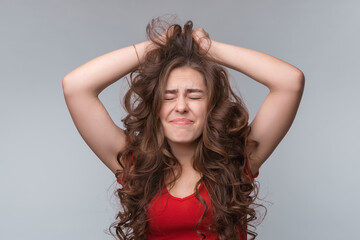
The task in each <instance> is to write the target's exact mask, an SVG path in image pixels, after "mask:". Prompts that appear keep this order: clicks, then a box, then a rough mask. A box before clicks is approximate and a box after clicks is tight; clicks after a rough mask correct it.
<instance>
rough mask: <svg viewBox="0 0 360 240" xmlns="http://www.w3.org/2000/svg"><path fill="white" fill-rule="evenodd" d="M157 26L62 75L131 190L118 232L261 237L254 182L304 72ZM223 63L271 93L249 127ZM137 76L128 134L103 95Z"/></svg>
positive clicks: (128, 97)
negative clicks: (144, 37)
mask: <svg viewBox="0 0 360 240" xmlns="http://www.w3.org/2000/svg"><path fill="white" fill-rule="evenodd" d="M157 23H158V21H157V20H153V21H152V22H151V23H150V24H148V26H147V34H148V37H149V40H148V41H145V42H142V43H138V44H134V45H132V46H128V47H124V48H121V49H119V50H115V51H113V52H110V53H107V54H105V55H102V56H100V57H97V58H95V59H93V60H91V61H89V62H88V63H85V64H84V65H82V66H80V67H78V68H77V69H75V70H73V71H72V72H70V73H69V74H67V75H66V76H65V77H64V79H63V90H64V95H65V100H66V103H67V106H68V108H69V111H70V114H71V116H72V119H73V121H74V123H75V125H76V127H77V129H78V131H79V132H80V134H81V136H82V137H83V139H84V140H85V141H86V143H87V144H88V145H89V147H90V148H91V149H92V150H93V151H94V153H95V154H96V155H97V156H98V157H99V159H100V160H101V161H103V162H104V164H105V165H106V166H107V167H108V168H109V169H110V170H111V171H112V172H113V173H114V174H115V176H116V177H117V181H118V182H119V183H120V184H121V185H122V188H119V189H118V190H117V195H118V197H119V199H120V203H121V204H122V206H123V210H122V211H120V212H119V213H118V215H117V219H118V220H117V221H116V222H115V223H113V224H112V225H111V227H110V230H111V228H115V230H116V236H115V235H114V236H115V237H117V238H119V239H150V240H151V239H182V240H184V239H185V240H186V239H205V237H206V239H227V240H228V239H242V240H243V239H247V235H250V236H251V237H252V238H255V237H256V233H255V232H254V231H253V230H251V229H250V228H249V226H250V224H251V221H252V220H254V219H256V214H255V210H254V209H253V208H254V200H255V199H256V195H257V185H255V183H254V181H253V180H254V177H256V176H257V174H258V171H259V168H260V166H261V165H262V164H263V163H264V162H265V160H266V159H267V158H268V157H269V156H270V155H271V153H272V152H273V151H274V149H275V148H276V146H277V145H278V144H279V142H280V141H281V140H282V138H283V137H284V136H285V134H286V133H287V131H288V130H289V128H290V126H291V124H292V122H293V120H294V118H295V115H296V112H297V109H298V106H299V103H300V100H301V96H302V93H303V89H304V75H303V73H302V72H301V71H300V70H299V69H298V68H296V67H294V66H292V65H290V64H288V63H286V62H284V61H281V60H279V59H277V58H275V57H272V56H270V55H267V54H265V53H261V52H258V51H255V50H251V49H246V48H243V47H238V46H233V45H229V44H225V43H221V42H217V41H215V40H213V39H210V38H209V35H208V34H207V33H206V32H205V31H204V30H203V29H202V28H197V29H193V24H192V22H191V21H188V22H187V23H186V24H185V25H184V28H182V27H181V26H179V25H177V24H174V25H172V26H170V27H169V28H168V29H167V30H166V31H165V32H164V33H163V34H162V35H160V34H156V31H155V30H156V29H157V26H158V25H157ZM221 65H222V66H221ZM223 66H226V67H228V68H232V69H234V70H237V71H239V72H241V73H243V74H246V75H247V76H249V77H251V78H252V79H254V80H256V81H257V82H259V83H261V84H263V85H265V86H266V87H268V89H269V93H268V95H267V97H266V98H265V100H264V102H263V104H262V105H261V107H260V109H259V111H258V113H257V114H256V116H255V118H254V120H253V121H252V122H251V123H250V124H249V123H248V120H249V114H248V112H247V109H246V107H245V104H244V103H243V101H242V100H241V98H239V97H238V96H237V95H236V94H235V93H234V92H233V91H232V89H231V87H230V84H229V80H228V75H227V72H226V70H225V68H224V67H223ZM128 73H130V79H131V83H130V89H129V91H128V92H127V93H126V94H125V97H124V100H125V102H124V103H125V108H126V110H127V112H128V115H127V116H126V117H125V118H124V119H123V122H124V126H125V129H124V130H123V129H121V128H119V127H118V126H117V125H115V124H114V122H113V121H112V119H111V118H110V116H109V114H108V113H107V111H106V109H105V108H104V106H103V105H102V103H101V102H100V100H99V98H98V95H99V93H100V92H101V91H102V90H104V89H105V88H106V87H107V86H109V85H111V84H112V83H114V82H116V81H117V80H118V79H121V78H122V77H123V76H125V75H127V74H128Z"/></svg>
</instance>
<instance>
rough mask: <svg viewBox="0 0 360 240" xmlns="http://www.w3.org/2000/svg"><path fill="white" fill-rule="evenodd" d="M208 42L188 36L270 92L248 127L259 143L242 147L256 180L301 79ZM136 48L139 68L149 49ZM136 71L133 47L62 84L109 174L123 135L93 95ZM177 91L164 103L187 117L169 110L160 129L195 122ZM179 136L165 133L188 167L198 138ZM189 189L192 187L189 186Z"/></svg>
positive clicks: (253, 55)
mask: <svg viewBox="0 0 360 240" xmlns="http://www.w3.org/2000/svg"><path fill="white" fill-rule="evenodd" d="M171 31H172V29H170V30H169V31H168V32H167V33H166V34H170V35H171ZM163 36H164V35H163ZM207 36H208V34H207V33H206V32H205V31H204V29H202V28H197V29H194V30H193V38H194V40H195V41H196V42H198V44H199V45H200V46H201V48H203V49H204V50H208V51H206V52H207V54H209V55H210V56H211V57H212V58H213V59H214V61H215V62H217V63H218V64H221V65H223V66H226V67H228V68H231V69H234V70H236V71H238V72H241V73H243V74H244V75H246V76H248V77H250V78H252V79H253V80H255V81H257V82H258V83H260V84H262V85H264V86H265V87H267V88H268V90H269V93H268V95H267V96H266V98H265V100H264V101H263V103H262V105H261V107H260V109H259V110H258V112H257V114H256V116H255V118H254V120H253V121H252V122H251V123H250V126H251V133H250V135H249V138H251V139H254V140H256V141H257V142H258V143H259V144H258V146H257V147H256V148H254V149H250V148H249V147H246V148H247V149H246V152H247V153H249V154H250V155H249V167H250V169H251V171H252V172H253V173H254V174H255V173H256V172H257V171H258V170H259V168H260V166H261V165H262V164H263V163H264V162H265V161H266V160H267V159H268V157H269V156H270V155H271V153H272V152H273V151H274V150H275V148H276V147H277V146H278V144H279V143H280V141H281V140H282V139H283V137H284V136H285V134H286V133H287V131H288V130H289V129H290V126H291V124H292V122H293V120H294V118H295V115H296V112H297V109H298V107H299V104H300V100H301V97H302V93H303V90H304V86H305V76H304V74H303V73H302V71H301V70H299V69H298V68H296V67H294V66H292V65H291V64H289V63H287V62H285V61H282V60H280V59H278V58H275V57H273V56H271V55H269V54H266V53H262V52H259V51H256V50H252V49H247V48H244V47H240V46H235V45H230V44H225V43H221V42H217V41H214V40H213V39H206V37H207ZM135 46H136V49H137V52H138V56H139V60H140V62H142V60H143V58H144V56H145V55H146V52H147V50H148V49H151V48H152V43H151V41H145V42H142V43H138V44H136V45H135ZM209 47H210V48H209ZM138 65H139V61H138V58H137V54H136V52H135V49H134V47H133V46H128V47H124V48H121V49H118V50H114V51H112V52H109V53H106V54H104V55H102V56H99V57H97V58H95V59H93V60H91V61H89V62H87V63H85V64H83V65H81V66H80V67H78V68H76V69H75V70H73V71H72V72H70V73H69V74H67V75H66V76H65V77H64V79H63V82H62V84H63V91H64V97H65V100H66V104H67V106H68V109H69V112H70V114H71V117H72V119H73V121H74V123H75V125H76V127H77V129H78V131H79V133H80V134H81V136H82V138H83V139H84V140H85V142H86V143H87V144H88V146H89V147H90V148H91V149H92V150H93V152H94V153H95V154H96V155H97V156H98V157H99V159H100V160H101V161H102V162H103V163H104V164H105V165H106V166H107V167H108V168H109V169H110V170H111V171H112V172H113V173H115V172H116V171H117V170H118V169H121V166H120V165H119V164H118V162H117V159H116V156H117V154H118V152H121V151H123V150H124V149H125V148H126V136H125V133H124V130H123V129H121V128H120V127H119V126H117V125H116V124H115V123H114V122H113V120H112V119H111V117H110V115H109V114H108V112H107V111H106V109H105V107H104V105H103V104H102V103H101V101H100V99H99V98H98V95H99V94H100V93H101V92H102V91H103V90H104V89H105V88H106V87H108V86H109V85H111V84H113V83H114V82H116V81H118V80H119V79H121V78H122V77H123V76H125V75H126V74H128V73H129V72H130V71H132V70H134V69H136V68H138ZM180 86H181V88H180ZM176 87H179V93H180V94H179V95H178V96H177V97H178V99H177V101H174V105H171V104H170V103H171V102H169V106H170V105H171V106H176V105H175V102H178V103H179V106H180V107H181V105H183V107H184V106H186V107H187V108H188V109H187V110H186V111H188V112H186V111H185V112H179V109H178V112H176V108H175V107H173V108H171V107H169V110H168V111H167V113H168V114H171V115H166V114H164V118H163V119H164V126H168V125H166V124H167V123H166V121H165V119H170V118H169V116H171V117H172V116H175V117H178V116H189V117H194V118H196V119H195V120H199V118H198V117H199V115H198V114H197V112H194V108H193V107H192V106H193V105H192V103H193V102H191V101H190V100H189V99H186V101H185V97H184V92H183V89H184V88H185V87H183V86H182V85H181V84H178V86H176ZM185 103H188V104H185ZM166 104H168V103H166ZM175 113H176V114H177V115H175ZM186 114H187V115H186ZM165 116H166V117H165ZM89 119H90V120H89ZM169 129H170V128H169ZM183 131H185V130H183ZM180 132H181V131H177V134H178V135H176V134H175V135H172V134H173V133H170V132H169V133H168V136H169V138H170V140H171V139H172V140H173V141H172V142H173V145H172V147H174V150H175V153H174V154H176V156H177V157H178V158H179V159H180V160H181V162H182V163H186V162H190V159H191V158H190V155H192V154H191V151H190V150H189V149H190V147H189V146H188V145H187V144H184V143H185V142H186V141H187V142H191V141H192V140H193V139H194V138H195V137H196V134H198V132H197V131H194V134H195V133H196V134H195V135H191V137H189V138H185V137H184V136H183V137H180V136H181V134H180ZM175 145H176V146H178V147H175ZM180 146H181V147H182V148H183V149H182V148H180ZM186 146H187V148H185V147H186ZM177 149H178V150H177ZM185 166H188V165H185ZM189 173H190V171H189ZM193 173H194V172H193ZM183 174H184V178H187V177H188V176H185V175H186V174H187V173H186V172H183ZM189 175H190V174H189ZM189 186H191V185H190V183H189ZM189 186H185V187H184V188H182V189H179V191H178V193H179V195H180V193H181V195H183V194H185V193H186V192H185V190H187V189H188V187H189ZM192 189H193V188H192Z"/></svg>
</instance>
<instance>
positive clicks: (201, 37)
mask: <svg viewBox="0 0 360 240" xmlns="http://www.w3.org/2000/svg"><path fill="white" fill-rule="evenodd" d="M192 36H193V38H194V40H195V42H197V44H199V46H200V47H201V48H202V49H203V50H204V51H206V52H207V51H208V50H209V48H210V45H211V39H210V37H209V34H208V33H207V32H205V30H204V29H203V28H195V29H194V30H193V32H192Z"/></svg>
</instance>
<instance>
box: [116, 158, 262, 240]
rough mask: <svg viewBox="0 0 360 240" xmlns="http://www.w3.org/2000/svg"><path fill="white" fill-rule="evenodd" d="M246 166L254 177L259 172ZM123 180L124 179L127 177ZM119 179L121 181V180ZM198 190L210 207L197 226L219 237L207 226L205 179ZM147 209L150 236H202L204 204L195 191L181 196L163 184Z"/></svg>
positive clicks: (158, 239) (164, 239)
mask: <svg viewBox="0 0 360 240" xmlns="http://www.w3.org/2000/svg"><path fill="white" fill-rule="evenodd" d="M133 161H134V159H133ZM245 163H247V161H246V162H245ZM245 166H246V168H245V172H246V173H250V174H249V175H250V176H251V177H253V178H256V177H257V176H258V174H259V173H257V174H256V175H255V176H253V175H252V174H251V171H250V169H249V168H248V165H247V164H245ZM122 181H124V177H123V179H122ZM118 182H119V183H120V184H121V181H118ZM198 190H199V193H200V195H201V196H202V197H203V199H204V200H205V202H206V204H207V206H208V211H207V213H206V215H205V217H204V219H203V220H202V221H201V223H200V225H199V226H198V227H197V230H198V231H199V232H201V233H202V234H205V235H206V239H207V240H218V236H217V234H214V233H211V232H210V231H208V230H207V229H206V226H209V225H210V223H211V218H212V204H211V200H210V197H209V195H208V193H207V191H206V188H205V186H204V183H203V182H201V183H200V185H199V189H198ZM146 210H147V214H148V217H149V229H148V232H147V233H146V235H147V237H148V239H149V240H168V239H172V240H195V239H196V240H198V239H201V238H202V236H201V235H199V234H197V233H196V231H195V226H196V224H197V222H198V221H199V219H200V218H201V216H202V214H203V212H204V210H205V208H204V206H203V205H202V204H201V202H199V200H197V198H196V197H195V193H193V194H191V195H189V196H187V197H184V198H178V197H174V196H172V195H171V194H170V193H169V192H168V190H167V187H164V189H163V191H162V192H161V193H160V194H158V195H156V196H155V197H154V198H153V199H152V200H151V202H150V204H149V207H148V208H147V209H146ZM239 230H240V229H239ZM246 239H247V236H246V233H244V232H242V233H241V234H240V238H239V240H246Z"/></svg>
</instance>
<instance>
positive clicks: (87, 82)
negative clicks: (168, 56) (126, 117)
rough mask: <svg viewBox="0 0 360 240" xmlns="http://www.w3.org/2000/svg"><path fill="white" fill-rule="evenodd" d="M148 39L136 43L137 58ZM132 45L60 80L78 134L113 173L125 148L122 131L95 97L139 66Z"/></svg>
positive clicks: (77, 69) (108, 54) (141, 54)
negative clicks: (119, 155)
mask: <svg viewBox="0 0 360 240" xmlns="http://www.w3.org/2000/svg"><path fill="white" fill-rule="evenodd" d="M149 44H150V42H149V41H146V42H143V43H140V44H137V45H136V49H137V51H138V53H139V58H140V61H141V60H142V58H143V56H144V55H145V52H146V49H147V47H148V46H149ZM138 64H139V63H138V59H137V56H136V53H135V49H134V47H133V46H128V47H125V48H122V49H119V50H115V51H113V52H110V53H107V54H104V55H102V56H100V57H97V58H95V59H93V60H91V61H89V62H88V63H85V64H83V65H82V66H80V67H78V68H76V69H75V70H73V71H72V72H70V73H69V74H67V75H66V76H65V77H64V79H63V81H62V86H63V92H64V96H65V101H66V104H67V107H68V109H69V112H70V114H71V117H72V119H73V121H74V123H75V126H76V128H77V129H78V131H79V133H80V135H81V136H82V138H83V139H84V140H85V142H86V143H87V144H88V146H89V147H90V148H91V149H92V151H93V152H94V153H95V154H96V155H97V156H98V157H99V159H100V160H101V161H102V162H103V163H104V164H105V165H106V166H107V167H108V168H109V169H110V170H111V171H112V172H113V173H115V172H116V170H117V169H120V168H121V166H120V164H119V163H118V162H117V159H116V156H117V154H118V152H120V151H122V150H123V149H124V148H125V147H126V137H125V134H124V131H123V130H122V129H121V128H119V127H118V126H117V125H116V124H115V123H114V122H113V121H112V119H111V118H110V116H109V114H108V112H107V111H106V109H105V107H104V106H103V104H102V103H101V101H100V100H99V98H98V95H99V94H100V92H101V91H102V90H103V89H105V88H106V87H107V86H109V85H111V84H112V83H114V82H116V81H117V80H118V79H120V78H122V77H123V76H125V75H126V74H128V73H129V72H130V71H132V70H134V69H136V68H137V67H138Z"/></svg>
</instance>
